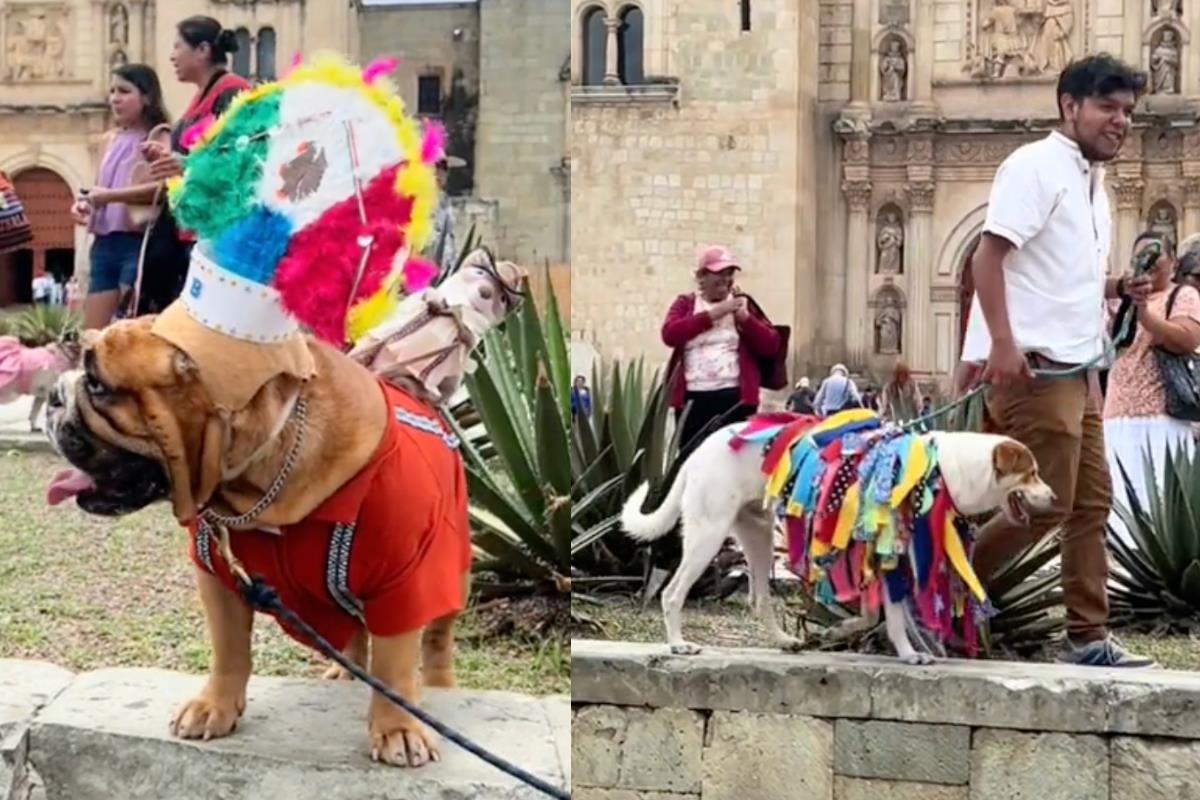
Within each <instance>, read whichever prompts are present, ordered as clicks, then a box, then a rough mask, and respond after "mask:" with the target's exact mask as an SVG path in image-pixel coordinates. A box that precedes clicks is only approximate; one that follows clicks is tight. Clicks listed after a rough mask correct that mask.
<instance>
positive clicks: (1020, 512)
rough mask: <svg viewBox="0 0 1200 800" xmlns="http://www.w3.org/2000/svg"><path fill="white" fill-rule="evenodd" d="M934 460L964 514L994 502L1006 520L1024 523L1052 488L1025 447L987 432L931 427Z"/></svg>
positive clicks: (1045, 505)
mask: <svg viewBox="0 0 1200 800" xmlns="http://www.w3.org/2000/svg"><path fill="white" fill-rule="evenodd" d="M929 438H930V439H931V440H933V442H934V444H936V446H937V453H938V465H939V466H940V467H941V471H942V478H943V480H945V482H946V490H947V491H948V492H950V497H951V499H953V500H954V505H955V507H956V508H957V509H958V510H959V511H960V512H961V513H962V514H965V515H967V516H975V515H978V514H984V513H987V512H989V511H993V510H995V509H997V508H999V509H1001V510H1002V511H1003V512H1004V515H1005V516H1006V517H1008V519H1009V520H1010V521H1012V522H1015V523H1018V524H1022V525H1028V524H1029V519H1030V515H1031V513H1032V512H1034V511H1045V510H1047V509H1049V508H1050V506H1051V504H1052V503H1053V502H1054V492H1053V491H1052V490H1051V489H1050V487H1049V486H1048V485H1047V484H1046V482H1045V481H1043V480H1042V478H1041V476H1040V475H1038V467H1037V461H1036V460H1035V459H1034V457H1033V453H1032V452H1030V450H1029V448H1028V447H1026V446H1025V445H1023V444H1021V443H1020V442H1018V441H1016V440H1015V439H1011V438H1009V437H1007V436H997V435H995V434H990V433H931V434H929Z"/></svg>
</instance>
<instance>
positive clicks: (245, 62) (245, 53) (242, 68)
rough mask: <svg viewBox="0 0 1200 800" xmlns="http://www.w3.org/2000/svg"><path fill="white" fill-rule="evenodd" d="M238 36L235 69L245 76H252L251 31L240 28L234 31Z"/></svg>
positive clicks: (234, 59)
mask: <svg viewBox="0 0 1200 800" xmlns="http://www.w3.org/2000/svg"><path fill="white" fill-rule="evenodd" d="M234 36H235V37H237V46H238V49H237V52H236V53H234V54H233V71H234V72H235V73H237V74H238V75H241V76H242V77H243V78H249V77H250V31H248V30H246V29H245V28H238V29H237V30H236V31H235V32H234Z"/></svg>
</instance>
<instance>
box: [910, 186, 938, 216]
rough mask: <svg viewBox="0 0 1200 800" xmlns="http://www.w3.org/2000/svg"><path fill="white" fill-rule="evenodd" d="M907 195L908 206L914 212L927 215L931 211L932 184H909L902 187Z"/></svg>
mask: <svg viewBox="0 0 1200 800" xmlns="http://www.w3.org/2000/svg"><path fill="white" fill-rule="evenodd" d="M904 192H905V193H906V194H907V195H908V205H909V208H911V209H912V210H913V211H914V212H924V213H928V212H930V211H933V193H934V185H933V184H932V183H925V182H921V183H909V184H906V185H905V187H904Z"/></svg>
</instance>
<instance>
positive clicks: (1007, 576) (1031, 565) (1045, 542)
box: [988, 528, 1059, 597]
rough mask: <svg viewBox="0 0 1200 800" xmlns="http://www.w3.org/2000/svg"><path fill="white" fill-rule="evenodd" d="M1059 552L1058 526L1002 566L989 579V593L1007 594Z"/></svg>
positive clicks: (1000, 595)
mask: <svg viewBox="0 0 1200 800" xmlns="http://www.w3.org/2000/svg"><path fill="white" fill-rule="evenodd" d="M1058 554H1059V545H1058V529H1057V528H1056V529H1055V530H1053V531H1050V532H1049V533H1047V534H1046V535H1045V536H1044V537H1042V539H1041V541H1039V542H1035V543H1034V544H1032V545H1030V546H1029V547H1027V548H1025V550H1024V551H1023V552H1022V553H1020V554H1019V555H1018V556H1017V557H1016V558H1015V559H1013V561H1011V562H1010V563H1009V564H1008V565H1007V566H1005V567H1003V568H1001V570H1000V572H998V573H997V574H996V575H995V576H993V577H992V579H991V580H990V581H988V584H989V592H988V593H989V594H991V595H992V596H994V597H1004V596H1006V595H1007V594H1009V593H1010V592H1011V591H1013V589H1015V588H1016V587H1017V586H1018V585H1019V584H1021V583H1023V582H1024V581H1026V580H1028V579H1029V578H1030V576H1032V575H1033V574H1034V573H1036V572H1037V571H1038V570H1040V569H1042V567H1044V566H1046V565H1047V564H1049V563H1050V562H1051V561H1053V560H1054V559H1055V557H1057V556H1058Z"/></svg>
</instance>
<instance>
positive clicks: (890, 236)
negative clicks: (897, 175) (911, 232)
mask: <svg viewBox="0 0 1200 800" xmlns="http://www.w3.org/2000/svg"><path fill="white" fill-rule="evenodd" d="M903 272H904V222H903V218H902V217H901V213H900V209H899V208H897V207H896V206H894V205H886V206H884V207H883V208H881V209H879V216H878V217H877V219H876V221H875V274H876V275H900V274H902V273H903Z"/></svg>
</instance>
